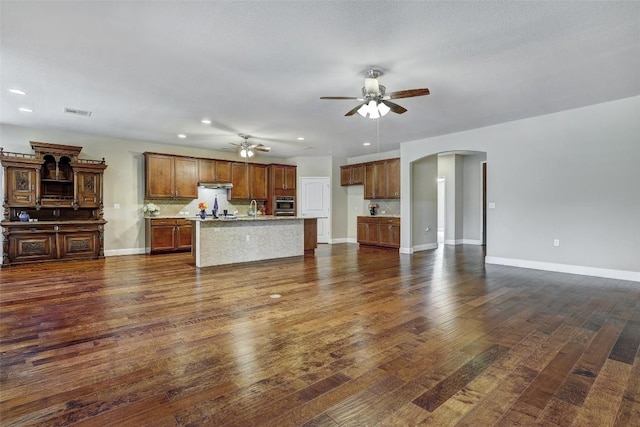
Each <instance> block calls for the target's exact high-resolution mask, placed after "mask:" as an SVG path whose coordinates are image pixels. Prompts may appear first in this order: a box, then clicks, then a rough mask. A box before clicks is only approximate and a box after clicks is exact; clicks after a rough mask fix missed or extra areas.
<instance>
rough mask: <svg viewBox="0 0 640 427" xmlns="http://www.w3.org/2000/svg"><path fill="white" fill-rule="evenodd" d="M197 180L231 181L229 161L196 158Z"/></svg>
mask: <svg viewBox="0 0 640 427" xmlns="http://www.w3.org/2000/svg"><path fill="white" fill-rule="evenodd" d="M198 182H231V162H228V161H225V160H214V159H198Z"/></svg>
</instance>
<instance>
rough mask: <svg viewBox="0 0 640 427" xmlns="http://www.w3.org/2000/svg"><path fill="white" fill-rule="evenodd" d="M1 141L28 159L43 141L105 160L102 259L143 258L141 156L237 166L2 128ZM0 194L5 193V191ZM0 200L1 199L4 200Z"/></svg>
mask: <svg viewBox="0 0 640 427" xmlns="http://www.w3.org/2000/svg"><path fill="white" fill-rule="evenodd" d="M0 141H1V143H0V146H1V147H3V148H4V150H5V151H12V152H18V153H30V154H32V153H33V150H32V149H31V145H30V144H29V141H41V142H49V143H56V144H68V145H77V146H80V147H83V149H82V152H81V153H80V157H81V158H84V159H102V158H103V157H104V158H105V160H106V163H107V169H106V170H105V173H104V218H105V220H107V221H108V223H107V225H106V227H105V238H104V247H105V255H118V254H135V253H144V250H145V239H144V217H143V213H142V205H143V202H144V195H145V194H144V193H145V190H144V156H143V154H142V153H143V152H145V151H153V152H161V153H169V154H180V155H188V156H201V157H212V158H219V159H228V160H238V158H237V157H236V155H235V153H229V152H216V151H213V150H204V149H195V148H189V147H183V146H173V145H167V144H158V143H153V142H146V141H133V140H124V139H116V138H107V137H101V136H95V135H87V134H80V133H73V132H65V131H56V130H40V129H31V128H24V127H18V126H10V125H0ZM255 161H256V162H260V161H262V162H264V163H271V162H274V163H290V162H288V161H287V160H285V159H277V158H276V159H274V158H273V157H269V158H262V159H256V160H255ZM0 191H2V193H4V186H2V189H1V190H0ZM2 198H3V199H4V194H2ZM189 202H190V201H180V202H179V203H181V204H185V205H186V204H188V203H189ZM114 204H119V205H120V209H115V208H114ZM176 209H178V207H176Z"/></svg>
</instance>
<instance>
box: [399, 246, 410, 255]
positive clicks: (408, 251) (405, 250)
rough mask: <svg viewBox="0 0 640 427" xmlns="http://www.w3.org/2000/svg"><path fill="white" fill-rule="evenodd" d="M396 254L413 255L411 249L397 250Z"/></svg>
mask: <svg viewBox="0 0 640 427" xmlns="http://www.w3.org/2000/svg"><path fill="white" fill-rule="evenodd" d="M398 252H400V253H401V254H409V255H411V254H412V253H413V248H402V247H401V248H400V249H399V250H398Z"/></svg>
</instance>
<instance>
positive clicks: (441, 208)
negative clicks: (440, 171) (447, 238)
mask: <svg viewBox="0 0 640 427" xmlns="http://www.w3.org/2000/svg"><path fill="white" fill-rule="evenodd" d="M445 185H446V180H445V177H443V176H441V177H438V196H437V197H438V199H437V203H438V217H437V224H438V229H437V233H438V236H437V239H438V240H437V243H438V245H443V244H444V229H445V225H446V223H445V218H446V215H445V209H446V203H445V194H446V192H445Z"/></svg>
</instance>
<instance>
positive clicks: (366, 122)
mask: <svg viewBox="0 0 640 427" xmlns="http://www.w3.org/2000/svg"><path fill="white" fill-rule="evenodd" d="M0 6H1V9H0V19H1V26H0V28H1V29H0V36H1V51H0V53H1V56H0V58H1V69H0V71H1V75H0V76H1V86H2V87H1V88H2V91H1V105H0V106H1V110H0V111H1V112H0V114H1V115H0V122H1V123H5V124H12V125H18V126H28V127H36V128H44V129H65V130H71V131H77V132H83V133H90V134H97V135H107V136H112V137H118V138H128V139H138V140H146V141H154V142H159V143H167V144H184V145H189V146H196V147H202V148H211V149H214V150H220V149H230V148H232V147H231V145H229V142H240V141H241V138H240V137H239V136H238V133H247V134H252V135H254V136H255V138H254V139H253V140H250V141H253V142H263V143H264V144H265V145H269V146H271V147H272V152H271V153H270V154H269V156H276V157H293V156H320V155H329V154H332V155H338V156H347V157H353V156H358V155H364V154H370V153H375V152H376V151H380V152H383V151H389V150H393V149H397V148H398V144H399V143H401V142H404V141H409V140H416V139H421V138H424V137H430V136H435V135H442V134H447V133H451V132H456V131H461V130H465V129H472V128H477V127H482V126H487V125H492V124H496V123H502V122H507V121H511V120H516V119H521V118H525V117H531V116H537V115H541V114H547V113H552V112H556V111H561V110H566V109H570V108H576V107H581V106H586V105H590V104H596V103H600V102H605V101H610V100H614V99H620V98H625V97H629V96H635V95H639V94H640V2H638V1H623V2H615V1H603V2H581V1H569V2H564V1H553V2H552V1H540V2H536V1H527V2H524V1H522V2H505V1H499V2H489V1H481V2H480V1H473V2H449V1H446V2H444V1H443V2H437V1H429V2H426V1H424V2H422V1H411V2H409V1H188V2H185V1H117V2H116V1H84V2H78V1H55V2H53V1H42V2H39V1H4V0H3V1H2V2H1V3H0ZM371 67H375V68H379V69H381V70H383V71H384V72H385V74H384V75H383V76H382V77H380V82H381V84H383V85H385V86H386V88H387V92H393V91H398V90H405V89H414V88H423V87H427V88H429V89H430V90H431V95H429V96H423V97H416V98H407V99H398V100H396V102H397V103H398V104H400V105H402V106H404V107H405V108H407V109H408V112H406V113H404V114H402V115H397V114H394V113H389V114H388V115H387V116H386V117H383V118H382V119H380V120H370V119H365V118H362V117H360V116H359V115H357V114H356V115H355V116H352V117H344V114H345V113H346V112H347V111H349V110H350V109H351V108H353V107H354V106H356V105H357V101H329V100H320V99H319V98H320V96H359V95H360V88H361V87H362V86H363V79H364V72H365V71H366V70H367V69H368V68H371ZM10 88H19V89H22V90H24V91H26V92H28V94H27V95H25V96H19V95H13V94H11V93H8V89H10ZM23 106H25V107H29V108H32V109H33V112H32V113H23V112H20V111H18V108H19V107H23ZM65 107H71V108H76V109H81V110H88V111H91V112H92V115H91V117H79V116H74V115H70V114H65V113H64V108H65ZM205 117H206V118H210V119H211V120H212V124H211V125H203V124H202V123H201V122H200V120H201V119H202V118H205ZM178 133H184V134H186V135H187V138H186V139H184V140H180V139H178V138H177V134H178ZM300 136H303V137H304V138H305V140H304V141H298V140H297V137H300ZM49 142H57V143H64V142H65V141H49ZM364 142H370V143H371V145H370V146H368V147H365V146H363V143H364ZM310 147H312V148H310ZM260 155H264V154H262V153H261V154H260Z"/></svg>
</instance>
